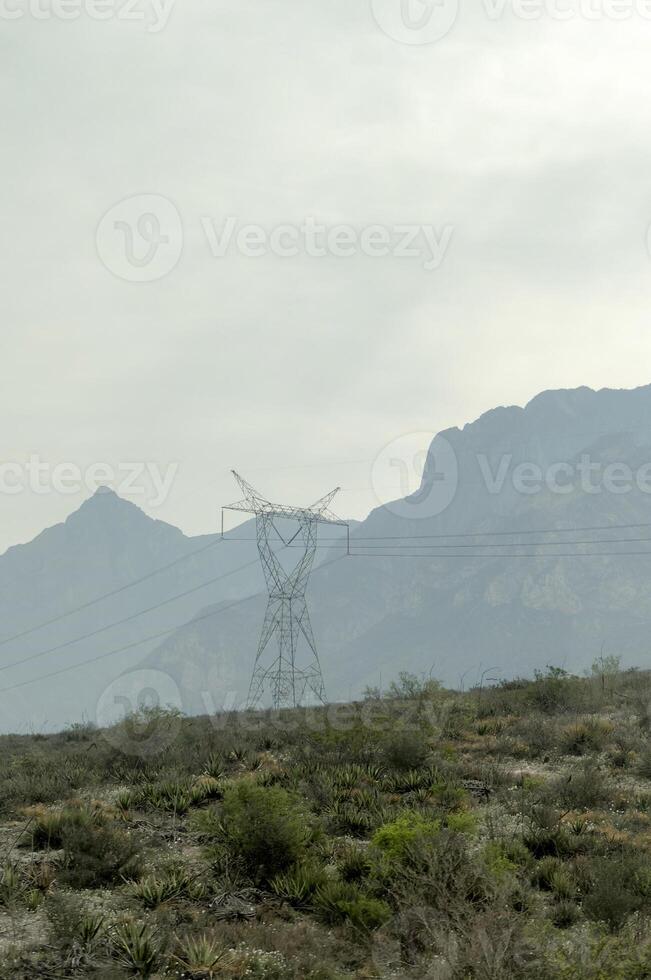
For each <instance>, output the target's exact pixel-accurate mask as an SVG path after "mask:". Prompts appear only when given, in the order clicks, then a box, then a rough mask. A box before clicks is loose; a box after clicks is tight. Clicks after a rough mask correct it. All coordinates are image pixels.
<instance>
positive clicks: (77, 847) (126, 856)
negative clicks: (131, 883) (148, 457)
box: [62, 824, 141, 888]
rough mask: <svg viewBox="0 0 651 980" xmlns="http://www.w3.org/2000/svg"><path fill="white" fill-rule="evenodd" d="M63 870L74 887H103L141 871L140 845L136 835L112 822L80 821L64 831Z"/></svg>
mask: <svg viewBox="0 0 651 980" xmlns="http://www.w3.org/2000/svg"><path fill="white" fill-rule="evenodd" d="M63 848H64V873H63V876H62V880H63V882H64V883H65V884H67V885H68V886H70V887H71V888H101V887H102V886H104V885H112V884H115V883H116V882H119V881H123V880H124V879H126V878H132V877H135V876H137V874H138V873H139V871H140V865H141V860H140V849H139V846H138V843H137V842H136V841H135V840H134V838H133V837H132V836H131V835H130V834H128V833H126V832H125V831H123V830H118V829H114V828H113V827H109V826H93V825H92V824H78V825H72V826H68V827H67V828H66V829H65V831H64V833H63Z"/></svg>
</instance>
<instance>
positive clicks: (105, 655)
mask: <svg viewBox="0 0 651 980" xmlns="http://www.w3.org/2000/svg"><path fill="white" fill-rule="evenodd" d="M342 558H343V555H340V556H339V557H338V558H333V559H332V560H331V561H329V562H324V564H327V565H332V564H334V562H337V561H341V560H342ZM321 567H323V566H321ZM261 595H264V593H262V592H256V594H255V595H250V596H245V597H244V598H242V599H236V600H235V601H234V602H231V603H229V604H228V605H226V606H220V607H219V609H214V610H213V611H212V612H209V613H204V614H203V615H202V616H195V617H194V619H190V620H187V621H186V622H185V623H179V624H178V625H177V626H171V627H169V628H168V629H165V630H161V631H160V632H159V633H153V634H151V635H150V636H145V637H143V638H142V639H141V640H136V641H134V642H133V643H127V644H125V645H124V646H121V647H116V648H115V649H113V650H108V651H107V652H106V653H101V654H99V656H97V657H92V658H91V659H90V660H83V661H82V662H81V663H78V664H71V665H70V666H68V667H60V668H59V669H58V670H52V671H50V673H48V674H41V675H40V676H39V677H32V678H31V679H30V680H27V681H20V683H18V684H12V685H11V686H10V687H2V688H0V694H7V693H8V692H9V691H15V690H17V689H18V688H21V687H27V686H28V685H29V684H36V683H38V681H45V680H49V679H50V678H51V677H58V676H59V675H60V674H66V673H69V672H70V671H73V670H77V669H78V668H79V667H88V666H89V665H90V664H96V663H98V662H99V661H100V660H106V659H107V658H108V657H114V656H116V654H118V653H126V651H127V650H133V649H134V648H135V647H138V646H141V645H142V644H143V643H150V642H152V641H153V640H160V639H162V638H163V637H165V636H170V635H171V634H172V633H176V632H177V631H178V630H180V629H183V628H185V627H187V626H193V625H194V624H195V623H201V622H203V621H204V620H206V619H211V618H212V617H213V616H219V615H220V614H221V613H224V612H227V611H228V610H229V609H234V608H235V606H241V605H243V604H244V603H245V602H251V601H252V600H253V599H259V598H260V596H261Z"/></svg>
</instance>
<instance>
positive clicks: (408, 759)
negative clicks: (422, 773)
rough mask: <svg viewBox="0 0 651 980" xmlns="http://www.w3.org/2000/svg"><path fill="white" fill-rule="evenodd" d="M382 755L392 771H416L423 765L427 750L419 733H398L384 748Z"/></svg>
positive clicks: (427, 753)
mask: <svg viewBox="0 0 651 980" xmlns="http://www.w3.org/2000/svg"><path fill="white" fill-rule="evenodd" d="M384 755H385V759H386V761H387V764H388V765H389V766H391V767H392V768H393V769H400V770H409V769H418V768H420V767H421V766H424V765H425V763H426V761H427V757H428V755H429V749H428V747H427V743H426V742H425V740H424V739H423V736H422V734H421V733H420V732H399V733H398V734H397V735H395V736H394V737H393V738H392V739H391V741H390V742H389V743H388V745H387V746H386V748H385V750H384Z"/></svg>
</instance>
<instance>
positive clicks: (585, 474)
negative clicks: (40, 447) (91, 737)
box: [0, 386, 651, 731]
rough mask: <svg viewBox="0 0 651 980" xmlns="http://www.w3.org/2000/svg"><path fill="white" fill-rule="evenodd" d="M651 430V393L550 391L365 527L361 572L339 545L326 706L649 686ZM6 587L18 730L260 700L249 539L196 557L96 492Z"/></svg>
mask: <svg viewBox="0 0 651 980" xmlns="http://www.w3.org/2000/svg"><path fill="white" fill-rule="evenodd" d="M650 420H651V386H646V387H642V388H637V389H634V390H631V391H628V390H621V391H620V390H609V389H605V390H602V391H592V390H590V389H588V388H578V389H575V390H563V391H547V392H543V393H542V394H540V395H538V396H537V397H536V398H534V399H533V400H532V401H530V402H529V403H528V404H527V405H526V406H525V407H524V408H518V407H509V408H497V409H494V410H492V411H490V412H487V413H486V414H484V415H482V416H481V417H480V418H479V419H477V420H476V421H474V422H472V423H469V424H468V425H465V426H464V427H463V428H453V429H448V430H445V431H443V432H442V433H440V434H439V435H438V436H437V437H436V438H435V439H434V440H433V442H432V445H431V447H430V449H429V453H428V456H427V460H426V463H425V466H424V470H423V477H422V485H421V487H420V489H419V490H418V492H417V493H415V494H411V495H410V496H407V497H406V498H404V499H402V500H397V501H389V502H387V503H385V504H384V505H383V506H381V507H378V508H377V509H376V510H374V511H373V512H372V513H371V514H370V515H369V516H368V517H367V519H366V520H364V521H362V522H361V523H359V524H356V523H355V524H353V526H352V529H351V554H350V555H348V554H347V553H346V548H345V543H344V541H343V539H342V538H341V536H340V535H339V537H337V535H336V534H335V535H334V536H333V534H332V529H330V528H324V529H323V535H322V538H323V539H324V540H322V547H321V549H320V551H319V564H318V566H317V567H316V568H315V570H314V572H313V574H312V578H311V582H310V589H309V593H308V605H309V608H310V614H311V618H312V625H313V629H314V633H315V635H316V638H317V643H318V647H319V652H320V656H321V661H322V667H323V673H324V678H325V683H326V689H327V692H328V695H329V697H330V698H331V699H344V698H349V697H355V696H358V695H359V694H360V693H361V692H362V691H363V689H364V688H365V687H366V686H367V685H369V686H382V685H383V684H386V683H388V682H389V681H390V680H391V679H393V678H395V676H396V675H397V674H398V673H399V671H401V670H409V671H412V672H414V673H423V674H428V675H431V676H435V677H438V678H439V679H440V680H442V681H443V682H444V683H446V684H451V685H455V686H460V685H466V686H467V685H470V684H472V683H476V682H477V680H478V679H479V678H480V677H481V676H482V675H484V674H486V675H487V676H490V677H498V676H499V677H512V676H516V675H530V674H531V673H532V671H533V670H535V669H543V668H544V667H545V666H546V665H548V664H554V665H558V666H563V667H565V668H566V669H568V670H570V671H573V672H581V671H582V670H584V669H586V668H588V667H589V665H590V663H591V662H592V661H593V660H594V659H595V657H597V656H598V655H599V654H600V653H601V652H602V651H605V652H607V653H609V654H617V655H621V656H622V657H623V658H624V661H625V662H629V663H635V664H637V665H639V666H648V665H649V656H648V652H647V651H648V646H647V643H648V640H647V636H648V632H649V629H648V627H649V621H650V615H651V599H650V597H649V596H650V592H651V547H649V542H651V421H650ZM399 462H400V461H398V463H399ZM335 477H336V474H335ZM341 516H342V517H344V516H345V515H341ZM339 530H340V529H339ZM326 539H327V540H326ZM0 586H1V587H0V614H1V616H2V619H1V622H2V632H1V635H0V706H1V710H2V721H1V723H0V726H1V728H2V730H4V731H8V730H13V731H20V730H44V729H50V728H55V727H60V726H62V725H64V724H66V723H69V722H72V721H80V720H82V719H83V718H86V719H87V720H90V721H95V720H96V719H97V713H98V707H97V706H98V703H99V704H101V705H104V706H105V702H106V692H107V690H108V691H109V692H110V693H111V696H112V692H114V691H117V692H118V694H119V691H120V684H122V683H124V681H123V680H122V681H121V680H117V681H116V678H122V679H124V678H125V676H126V677H128V676H129V675H130V674H134V672H135V674H134V676H136V679H137V682H143V683H144V681H142V678H144V679H145V680H147V678H149V682H150V684H151V685H153V686H154V687H156V682H157V681H156V679H157V678H161V677H165V678H168V681H169V683H168V684H163V685H162V687H163V690H164V691H165V692H167V691H168V690H170V689H171V690H173V691H175V692H177V694H176V697H177V699H178V703H179V706H180V707H182V708H183V710H185V711H187V712H191V713H197V712H204V711H213V710H218V709H220V708H222V707H224V706H232V705H233V704H239V703H241V702H242V699H243V698H244V697H245V695H246V689H247V687H248V679H249V676H250V673H251V669H252V665H253V660H254V656H255V651H256V647H257V642H258V636H259V632H260V625H261V622H262V618H263V616H264V609H265V602H266V599H265V595H264V581H263V577H262V573H261V570H260V567H259V563H258V560H257V549H256V543H255V528H254V525H253V523H252V522H251V521H247V522H246V523H244V524H243V525H240V527H239V528H237V529H236V532H231V533H230V534H229V535H227V538H226V540H222V539H221V536H220V535H218V534H214V535H206V536H202V537H195V538H188V537H186V536H185V535H184V534H183V533H182V532H181V531H179V530H178V529H177V528H174V527H172V526H171V525H169V524H165V523H163V522H160V521H155V520H152V519H151V518H150V517H148V516H147V515H146V514H144V513H143V512H142V511H141V510H139V509H138V508H137V507H135V506H134V505H133V504H130V503H128V502H126V501H124V500H121V499H120V498H119V497H118V496H116V495H115V494H114V493H113V492H112V491H109V490H106V489H102V490H100V491H98V492H97V493H96V494H95V495H94V496H93V497H92V498H90V499H89V500H88V501H86V502H85V503H84V504H83V505H82V507H81V508H79V510H77V511H76V512H75V513H73V514H72V515H71V516H70V517H69V518H68V519H67V520H66V521H65V522H64V523H63V524H60V525H57V526H55V527H52V528H49V529H47V530H46V531H44V532H43V533H42V534H40V535H39V536H38V537H37V538H36V539H34V541H32V542H30V543H29V544H26V545H20V546H16V547H14V548H10V549H9V550H8V551H7V552H6V553H5V554H4V555H3V556H2V557H0ZM95 600H99V601H95ZM113 624H115V625H113ZM36 627H38V628H36ZM21 661H22V663H21ZM138 679H140V680H138ZM116 685H117V686H116ZM113 700H114V701H115V703H116V705H118V704H119V702H120V699H119V696H115V697H114V698H113ZM103 710H104V707H103V708H102V711H103Z"/></svg>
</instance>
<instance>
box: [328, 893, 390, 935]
mask: <svg viewBox="0 0 651 980" xmlns="http://www.w3.org/2000/svg"><path fill="white" fill-rule="evenodd" d="M314 909H315V911H316V914H317V915H318V917H319V918H320V919H321V920H322V921H323V922H325V923H327V924H328V925H333V926H334V925H344V924H345V923H350V925H351V926H353V927H354V928H355V929H358V930H360V931H361V932H371V931H372V930H374V929H378V928H379V927H380V926H381V925H384V923H385V922H388V920H389V919H390V918H391V909H390V908H389V906H388V905H387V904H386V902H382V901H380V900H379V899H377V898H373V897H371V896H370V895H368V894H366V893H365V892H363V891H362V889H361V888H360V887H359V885H355V884H353V883H351V882H345V881H329V882H328V883H327V884H324V885H322V886H321V887H319V888H317V890H316V894H315V896H314Z"/></svg>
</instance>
